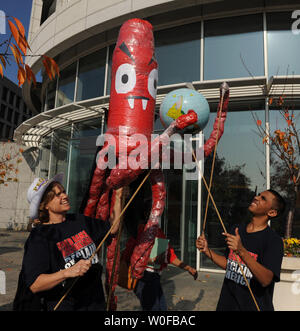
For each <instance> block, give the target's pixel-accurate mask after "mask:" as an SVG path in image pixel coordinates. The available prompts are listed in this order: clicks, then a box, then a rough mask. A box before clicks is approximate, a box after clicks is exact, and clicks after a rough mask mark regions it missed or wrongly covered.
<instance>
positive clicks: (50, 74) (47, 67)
mask: <svg viewBox="0 0 300 331" xmlns="http://www.w3.org/2000/svg"><path fill="white" fill-rule="evenodd" d="M42 62H43V65H44V67H45V70H46V73H47V75H48V77H49V78H50V79H53V78H54V77H52V73H51V70H50V68H49V65H48V61H47V60H46V59H45V58H44V60H43V61H42Z"/></svg>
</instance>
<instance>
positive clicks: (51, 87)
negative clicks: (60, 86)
mask: <svg viewBox="0 0 300 331" xmlns="http://www.w3.org/2000/svg"><path fill="white" fill-rule="evenodd" d="M56 85H57V80H56V79H55V80H51V81H50V82H49V83H48V86H47V95H46V100H45V111H46V110H50V109H53V108H54V107H55V96H56Z"/></svg>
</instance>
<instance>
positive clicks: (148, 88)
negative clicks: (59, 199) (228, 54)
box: [84, 19, 229, 309]
mask: <svg viewBox="0 0 300 331" xmlns="http://www.w3.org/2000/svg"><path fill="white" fill-rule="evenodd" d="M154 51H155V49H154V38H153V30H152V25H151V24H150V23H149V22H147V21H145V20H141V19H131V20H128V21H126V22H125V23H124V24H123V25H122V27H121V29H120V32H119V36H118V40H117V44H116V47H115V50H114V53H113V58H112V72H111V89H110V104H109V111H108V118H107V130H106V133H105V136H107V137H108V136H110V137H114V138H115V139H114V153H115V156H116V159H117V163H116V165H115V166H114V167H113V168H112V169H110V168H109V167H108V166H107V164H108V163H107V162H108V154H109V151H110V148H111V139H105V143H104V145H103V148H102V149H101V150H100V152H99V153H98V158H97V166H96V169H95V171H94V174H93V177H92V181H91V185H90V188H89V196H88V200H87V204H86V207H85V210H84V214H85V215H86V216H90V217H95V218H99V219H101V220H106V219H107V218H108V217H109V215H110V212H111V211H112V208H113V205H114V201H115V192H114V191H113V193H112V195H110V192H111V191H112V190H115V189H117V188H119V187H123V186H125V185H128V184H130V183H131V182H132V181H134V180H135V179H136V178H137V177H138V176H139V175H140V174H141V173H142V172H144V171H145V169H147V168H148V169H149V168H150V167H151V157H149V155H150V154H151V151H154V150H155V151H157V150H161V149H159V148H158V147H160V146H161V145H163V144H164V142H167V141H168V139H167V138H168V137H170V136H171V135H172V134H173V133H174V132H176V131H178V130H182V129H184V128H185V127H187V126H189V125H191V124H193V123H195V122H196V120H197V115H196V113H195V112H193V111H192V110H190V111H189V112H188V114H185V115H181V116H180V117H178V118H177V119H176V120H175V121H174V122H173V123H172V124H171V125H170V126H169V127H168V128H167V129H166V130H165V131H164V132H163V134H162V135H160V137H159V138H157V139H155V140H154V141H152V142H151V134H152V132H153V123H154V111H155V99H156V90H157V80H158V64H157V61H156V59H155V52H154ZM221 95H222V98H221V100H220V103H219V111H218V113H217V118H216V122H215V124H214V129H213V132H212V133H211V135H210V137H209V139H208V140H207V142H206V143H205V146H204V156H208V155H209V154H210V153H211V152H212V150H213V148H214V146H215V144H216V143H217V140H219V139H220V138H221V136H222V134H223V131H224V122H225V119H226V114H227V106H228V101H229V88H228V86H227V84H226V83H223V84H222V86H221ZM219 115H220V116H219ZM218 121H219V122H218ZM217 122H218V123H217ZM137 134H140V135H143V137H145V139H144V140H143V141H144V143H142V145H143V146H141V141H140V140H139V141H137V140H136V139H135V137H136V136H137ZM137 147H139V150H140V148H141V147H142V148H145V150H146V151H147V152H146V153H140V154H139V155H137V154H135V153H134V151H135V149H136V148H137ZM134 158H138V161H139V166H138V167H132V166H131V165H132V164H133V163H132V162H130V161H131V159H134ZM143 158H144V159H143ZM152 166H153V164H152ZM154 168H155V169H152V171H151V173H150V181H151V187H152V209H151V213H150V216H149V220H148V221H147V224H146V226H145V228H144V232H143V233H142V234H141V235H140V236H139V238H137V242H138V244H137V245H136V247H135V248H134V250H133V254H132V256H131V270H132V276H133V277H134V278H136V279H140V278H141V277H142V276H143V272H144V270H145V267H146V265H147V261H148V259H149V256H150V252H151V247H152V245H153V243H154V239H155V237H156V234H157V229H158V227H159V222H160V217H161V215H162V213H163V210H164V206H165V196H166V191H165V184H164V178H163V173H162V171H161V169H160V168H159V160H158V164H156V165H155V167H154ZM110 196H111V198H110ZM149 248H150V249H149ZM115 249H116V238H113V239H112V241H111V244H110V245H109V246H108V248H107V263H106V270H107V279H106V281H107V284H109V282H110V279H111V274H112V265H113V261H114V253H115ZM118 265H119V256H117V263H116V268H115V273H114V281H113V286H112V292H114V289H115V287H116V284H117V278H118ZM113 299H115V300H113V302H111V305H110V308H111V309H116V298H115V297H113Z"/></svg>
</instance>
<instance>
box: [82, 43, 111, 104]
mask: <svg viewBox="0 0 300 331" xmlns="http://www.w3.org/2000/svg"><path fill="white" fill-rule="evenodd" d="M105 63H106V48H105V49H102V50H101V51H99V52H95V53H93V54H91V55H88V56H86V57H84V58H83V59H80V61H79V73H78V81H77V94H76V100H77V101H79V100H86V99H92V98H96V97H99V96H102V95H103V93H104V78H105Z"/></svg>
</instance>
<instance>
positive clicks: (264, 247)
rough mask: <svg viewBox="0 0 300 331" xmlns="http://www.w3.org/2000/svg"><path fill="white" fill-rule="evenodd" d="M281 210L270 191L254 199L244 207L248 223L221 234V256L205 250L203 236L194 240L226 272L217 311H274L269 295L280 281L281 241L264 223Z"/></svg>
mask: <svg viewBox="0 0 300 331" xmlns="http://www.w3.org/2000/svg"><path fill="white" fill-rule="evenodd" d="M284 209H285V201H284V199H283V198H282V197H281V196H280V195H279V194H278V193H277V192H276V191H274V190H267V191H264V192H262V193H260V194H259V195H258V196H255V197H254V199H253V201H252V202H251V204H250V206H249V207H248V210H249V211H250V212H251V213H252V219H251V221H250V223H248V224H240V225H235V226H233V227H232V229H231V230H230V231H229V233H223V235H224V236H225V240H226V243H227V249H226V253H225V256H223V255H219V254H217V253H215V252H214V251H212V250H211V249H210V248H208V242H207V240H206V238H205V236H204V234H202V235H201V236H200V237H199V238H198V239H197V240H196V247H197V248H198V249H199V250H200V252H203V253H204V254H205V255H206V256H207V257H208V258H210V259H211V260H212V261H213V262H214V263H215V264H216V265H218V266H219V267H221V268H222V269H224V270H226V273H225V278H224V282H223V286H222V289H221V293H220V298H219V301H218V304H217V308H216V310H217V311H224V310H225V311H248V310H258V307H259V310H261V311H270V310H271V311H272V310H274V306H273V302H272V301H273V291H274V284H275V282H278V281H279V280H280V269H281V263H282V258H283V241H282V239H281V238H280V236H279V235H277V234H276V233H275V232H274V231H273V230H272V229H271V228H270V227H269V225H268V221H269V219H273V218H275V217H278V216H280V215H282V214H283V212H284ZM238 262H239V263H240V266H241V267H242V268H243V273H244V275H243V274H242V272H241V270H240V267H239V265H238ZM244 276H246V278H247V280H248V284H249V285H250V288H251V290H252V293H253V295H254V298H255V300H254V299H253V298H252V296H251V293H250V290H249V288H248V286H247V283H246V281H245V279H244ZM255 301H256V303H255ZM257 306H258V307H257Z"/></svg>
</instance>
